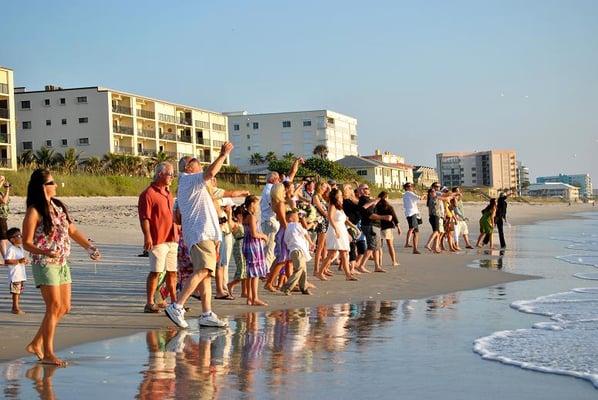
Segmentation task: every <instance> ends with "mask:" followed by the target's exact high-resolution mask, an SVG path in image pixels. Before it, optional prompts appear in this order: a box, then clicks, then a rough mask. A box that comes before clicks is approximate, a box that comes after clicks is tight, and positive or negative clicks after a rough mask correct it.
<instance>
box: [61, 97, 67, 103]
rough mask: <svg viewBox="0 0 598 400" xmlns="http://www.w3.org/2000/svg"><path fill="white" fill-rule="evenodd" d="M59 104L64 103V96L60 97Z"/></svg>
mask: <svg viewBox="0 0 598 400" xmlns="http://www.w3.org/2000/svg"><path fill="white" fill-rule="evenodd" d="M60 104H62V105H65V104H66V99H65V98H64V97H61V98H60Z"/></svg>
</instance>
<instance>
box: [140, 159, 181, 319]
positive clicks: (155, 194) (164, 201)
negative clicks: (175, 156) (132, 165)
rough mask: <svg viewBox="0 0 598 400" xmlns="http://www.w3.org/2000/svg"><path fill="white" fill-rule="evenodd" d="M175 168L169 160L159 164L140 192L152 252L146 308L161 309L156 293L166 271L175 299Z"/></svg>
mask: <svg viewBox="0 0 598 400" xmlns="http://www.w3.org/2000/svg"><path fill="white" fill-rule="evenodd" d="M173 179H174V168H173V166H172V164H170V163H169V162H162V163H159V164H158V165H156V169H155V173H154V180H153V181H152V183H151V185H150V186H148V188H147V189H145V190H144V191H143V192H142V193H141V194H140V195H139V203H138V211H139V221H140V223H141V231H142V232H143V248H144V249H145V250H147V251H148V252H149V261H150V273H149V275H148V276H147V284H146V291H147V302H146V304H145V308H144V312H146V313H158V312H160V310H159V308H158V306H156V305H155V304H154V294H155V293H156V289H157V286H158V277H159V275H160V273H162V272H164V271H166V279H165V283H166V288H167V289H168V293H169V294H170V300H171V302H172V303H174V302H176V279H177V278H176V272H177V251H178V234H177V230H176V229H175V225H174V214H173V209H174V199H173V197H172V194H171V193H170V184H171V183H172V180H173Z"/></svg>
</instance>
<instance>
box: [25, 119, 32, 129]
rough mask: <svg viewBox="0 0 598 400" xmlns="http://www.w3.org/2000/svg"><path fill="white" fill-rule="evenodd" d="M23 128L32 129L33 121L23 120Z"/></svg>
mask: <svg viewBox="0 0 598 400" xmlns="http://www.w3.org/2000/svg"><path fill="white" fill-rule="evenodd" d="M23 129H31V121H23Z"/></svg>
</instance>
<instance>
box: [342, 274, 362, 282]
mask: <svg viewBox="0 0 598 400" xmlns="http://www.w3.org/2000/svg"><path fill="white" fill-rule="evenodd" d="M345 279H346V280H348V281H358V280H359V279H357V278H356V277H354V276H353V275H349V276H346V277H345Z"/></svg>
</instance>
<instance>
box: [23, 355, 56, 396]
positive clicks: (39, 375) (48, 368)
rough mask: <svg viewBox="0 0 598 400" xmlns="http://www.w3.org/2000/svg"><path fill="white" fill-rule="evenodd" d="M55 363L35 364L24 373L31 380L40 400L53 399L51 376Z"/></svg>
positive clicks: (54, 369)
mask: <svg viewBox="0 0 598 400" xmlns="http://www.w3.org/2000/svg"><path fill="white" fill-rule="evenodd" d="M57 368H60V367H59V366H57V365H47V364H35V365H34V366H33V367H31V368H30V369H29V370H27V372H26V373H25V376H26V377H27V378H29V379H31V380H32V381H33V385H34V387H35V390H37V393H39V398H40V399H41V400H54V399H55V398H56V396H55V395H54V387H53V386H52V377H53V376H54V372H55V371H56V369H57Z"/></svg>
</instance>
